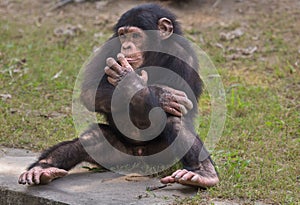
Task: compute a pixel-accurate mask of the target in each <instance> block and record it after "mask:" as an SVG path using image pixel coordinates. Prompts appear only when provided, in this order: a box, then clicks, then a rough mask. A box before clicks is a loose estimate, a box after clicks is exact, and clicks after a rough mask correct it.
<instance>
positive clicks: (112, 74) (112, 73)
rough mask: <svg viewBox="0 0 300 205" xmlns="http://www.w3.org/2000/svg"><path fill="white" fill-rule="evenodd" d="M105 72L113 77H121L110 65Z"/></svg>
mask: <svg viewBox="0 0 300 205" xmlns="http://www.w3.org/2000/svg"><path fill="white" fill-rule="evenodd" d="M104 72H105V73H106V75H108V76H110V77H111V78H119V77H120V76H119V75H118V74H117V73H116V72H115V71H114V70H113V69H111V68H110V67H108V66H106V67H105V68H104Z"/></svg>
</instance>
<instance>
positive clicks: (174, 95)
mask: <svg viewBox="0 0 300 205" xmlns="http://www.w3.org/2000/svg"><path fill="white" fill-rule="evenodd" d="M162 89H163V93H162V94H161V95H160V98H159V102H160V104H161V107H162V108H163V110H164V111H165V112H167V113H170V114H172V115H175V116H178V117H181V116H183V115H185V114H187V113H188V111H189V110H191V109H192V108H193V103H192V102H191V101H190V100H189V99H188V97H187V95H186V94H185V92H183V91H180V90H175V89H173V88H170V87H163V88H162Z"/></svg>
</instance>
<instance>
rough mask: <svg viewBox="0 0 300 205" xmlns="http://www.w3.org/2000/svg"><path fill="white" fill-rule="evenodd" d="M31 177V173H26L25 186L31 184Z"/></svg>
mask: <svg viewBox="0 0 300 205" xmlns="http://www.w3.org/2000/svg"><path fill="white" fill-rule="evenodd" d="M32 177H33V171H28V172H27V175H26V181H27V184H29V185H31V184H33V181H32Z"/></svg>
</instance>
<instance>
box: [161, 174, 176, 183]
mask: <svg viewBox="0 0 300 205" xmlns="http://www.w3.org/2000/svg"><path fill="white" fill-rule="evenodd" d="M160 182H161V183H163V184H168V183H174V182H175V178H174V177H172V176H166V177H164V178H161V179H160Z"/></svg>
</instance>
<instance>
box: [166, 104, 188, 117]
mask: <svg viewBox="0 0 300 205" xmlns="http://www.w3.org/2000/svg"><path fill="white" fill-rule="evenodd" d="M169 106H170V107H171V108H174V109H175V110H176V111H178V112H180V113H181V116H182V115H185V114H187V112H188V111H187V109H186V108H185V107H184V106H183V105H182V104H179V103H177V102H170V103H169Z"/></svg>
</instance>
